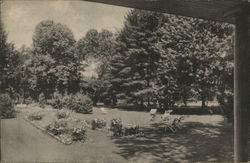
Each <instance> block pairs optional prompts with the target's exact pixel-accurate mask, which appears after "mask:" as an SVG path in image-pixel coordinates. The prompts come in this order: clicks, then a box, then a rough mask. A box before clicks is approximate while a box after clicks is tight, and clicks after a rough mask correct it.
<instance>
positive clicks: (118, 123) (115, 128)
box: [110, 118, 122, 136]
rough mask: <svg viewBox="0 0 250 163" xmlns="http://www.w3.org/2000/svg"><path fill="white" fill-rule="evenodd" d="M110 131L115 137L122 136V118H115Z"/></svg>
mask: <svg viewBox="0 0 250 163" xmlns="http://www.w3.org/2000/svg"><path fill="white" fill-rule="evenodd" d="M110 130H111V131H112V132H113V135H114V136H122V120H121V118H114V119H112V120H111V124H110Z"/></svg>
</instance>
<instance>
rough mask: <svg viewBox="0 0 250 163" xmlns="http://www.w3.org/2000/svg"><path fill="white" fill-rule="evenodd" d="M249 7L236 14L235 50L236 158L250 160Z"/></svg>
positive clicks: (242, 160) (241, 160) (236, 160)
mask: <svg viewBox="0 0 250 163" xmlns="http://www.w3.org/2000/svg"><path fill="white" fill-rule="evenodd" d="M249 45H250V43H249V33H248V9H247V8H246V7H245V6H243V5H242V7H241V9H240V11H239V12H238V13H237V14H236V16H235V48H234V49H235V52H234V64H235V68H234V158H235V162H247V161H248V152H249V151H248V145H247V142H248V130H249V127H248V125H249V120H248V119H249V118H250V117H249V109H250V51H249V47H248V46H249Z"/></svg>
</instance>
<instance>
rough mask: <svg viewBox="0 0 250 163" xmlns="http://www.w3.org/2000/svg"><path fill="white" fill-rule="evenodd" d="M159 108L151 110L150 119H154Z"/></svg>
mask: <svg viewBox="0 0 250 163" xmlns="http://www.w3.org/2000/svg"><path fill="white" fill-rule="evenodd" d="M156 112H157V109H151V110H150V121H153V120H154V118H155V116H156Z"/></svg>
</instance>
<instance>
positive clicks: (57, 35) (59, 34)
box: [33, 20, 75, 63]
mask: <svg viewBox="0 0 250 163" xmlns="http://www.w3.org/2000/svg"><path fill="white" fill-rule="evenodd" d="M74 44H75V39H74V36H73V33H72V31H71V30H70V29H69V28H68V27H67V26H66V25H63V24H61V23H55V22H54V21H52V20H44V21H41V22H40V23H39V24H38V25H37V26H36V28H35V33H34V35H33V45H34V48H35V49H34V50H35V53H36V54H39V55H50V56H51V57H52V58H53V59H55V61H56V62H59V63H69V62H71V61H72V60H74V55H72V54H71V52H70V50H71V49H72V48H73V46H74Z"/></svg>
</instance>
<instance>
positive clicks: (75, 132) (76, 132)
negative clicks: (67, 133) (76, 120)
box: [71, 124, 87, 141]
mask: <svg viewBox="0 0 250 163" xmlns="http://www.w3.org/2000/svg"><path fill="white" fill-rule="evenodd" d="M71 136H72V140H73V141H83V140H86V138H87V136H86V125H82V124H77V125H75V126H74V127H73V128H72V130H71Z"/></svg>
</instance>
